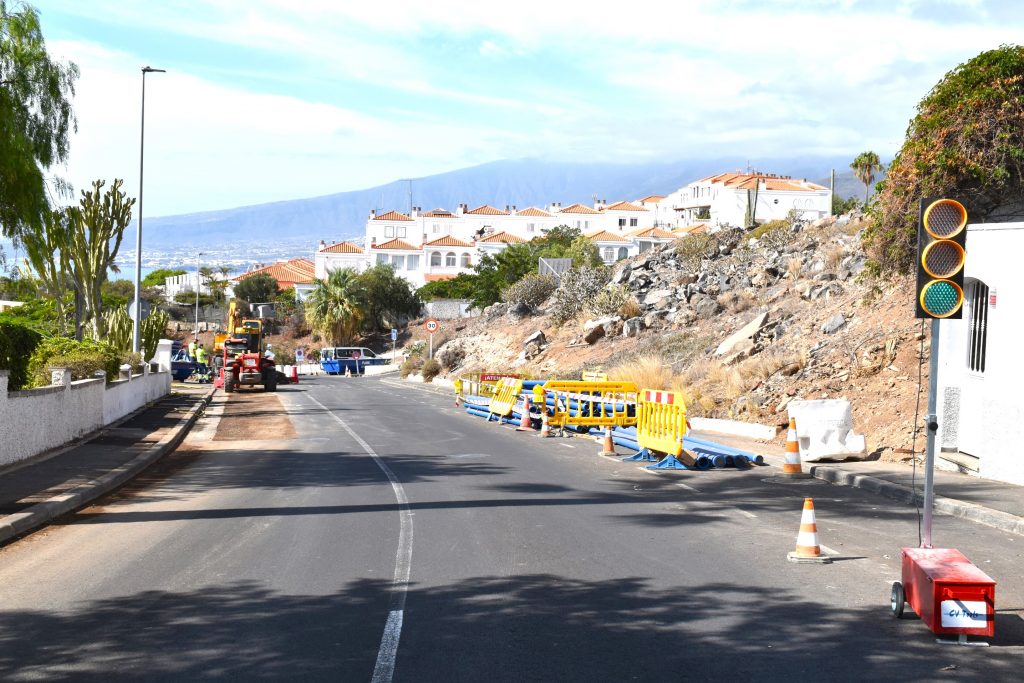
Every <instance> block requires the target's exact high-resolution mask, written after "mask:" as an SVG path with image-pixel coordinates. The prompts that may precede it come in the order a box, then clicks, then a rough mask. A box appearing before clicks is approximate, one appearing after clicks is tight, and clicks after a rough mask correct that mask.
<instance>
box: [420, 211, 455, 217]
mask: <svg viewBox="0 0 1024 683" xmlns="http://www.w3.org/2000/svg"><path fill="white" fill-rule="evenodd" d="M423 215H424V216H426V217H428V218H455V214H453V213H452V212H451V211H449V210H448V209H431V210H430V211H427V212H426V213H425V214H423Z"/></svg>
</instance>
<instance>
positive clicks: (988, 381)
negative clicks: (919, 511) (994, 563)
mask: <svg viewBox="0 0 1024 683" xmlns="http://www.w3.org/2000/svg"><path fill="white" fill-rule="evenodd" d="M966 251H967V260H966V263H965V267H964V275H965V278H964V285H965V286H964V294H965V302H964V309H963V318H962V319H961V320H942V321H940V322H939V354H938V363H939V370H938V373H937V380H938V385H937V387H938V415H939V433H938V438H937V445H938V447H939V448H941V452H939V453H938V455H939V458H937V460H936V462H937V463H938V464H939V465H942V464H945V465H946V466H947V467H952V466H954V465H953V463H956V464H958V465H959V466H961V467H962V468H964V469H966V470H968V471H974V472H976V473H977V474H978V475H979V476H982V477H985V478H988V479H998V480H1000V481H1007V482H1011V483H1014V484H1021V485H1024V455H1022V453H1021V446H1020V445H1021V443H1024V402H1022V401H1021V398H1020V391H1021V381H1020V380H1021V377H1022V373H1021V370H1020V368H1021V351H1020V340H1021V339H1022V338H1024V280H1022V278H1021V277H1020V259H1019V256H1018V255H1019V254H1021V253H1024V223H988V224H978V225H970V226H968V228H967V242H966Z"/></svg>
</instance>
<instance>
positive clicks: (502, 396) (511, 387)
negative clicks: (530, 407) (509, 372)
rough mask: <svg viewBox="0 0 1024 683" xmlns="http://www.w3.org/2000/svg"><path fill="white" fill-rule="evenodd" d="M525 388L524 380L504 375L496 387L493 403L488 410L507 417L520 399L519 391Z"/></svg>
mask: <svg viewBox="0 0 1024 683" xmlns="http://www.w3.org/2000/svg"><path fill="white" fill-rule="evenodd" d="M522 390H523V380H521V379H512V378H511V377H502V378H501V379H500V380H498V385H497V386H496V387H495V388H494V396H492V397H491V405H490V407H489V408H488V410H489V411H490V412H491V414H493V415H501V416H502V417H506V416H508V415H509V414H511V413H512V407H513V406H515V404H516V401H517V400H519V392H520V391H522Z"/></svg>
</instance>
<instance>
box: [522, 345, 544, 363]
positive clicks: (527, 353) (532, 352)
mask: <svg viewBox="0 0 1024 683" xmlns="http://www.w3.org/2000/svg"><path fill="white" fill-rule="evenodd" d="M541 351H543V349H542V348H541V346H540V344H538V343H537V342H530V343H529V344H527V345H526V348H524V349H523V357H524V358H525V359H526V360H533V359H534V358H536V357H537V356H539V355H540V353H541Z"/></svg>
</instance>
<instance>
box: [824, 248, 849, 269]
mask: <svg viewBox="0 0 1024 683" xmlns="http://www.w3.org/2000/svg"><path fill="white" fill-rule="evenodd" d="M845 255H846V252H845V250H844V249H843V248H842V247H840V246H839V245H834V246H831V247H829V248H828V250H827V251H826V252H825V267H826V268H827V269H829V270H831V271H836V270H839V265H840V264H841V263H842V262H843V257H844V256H845Z"/></svg>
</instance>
